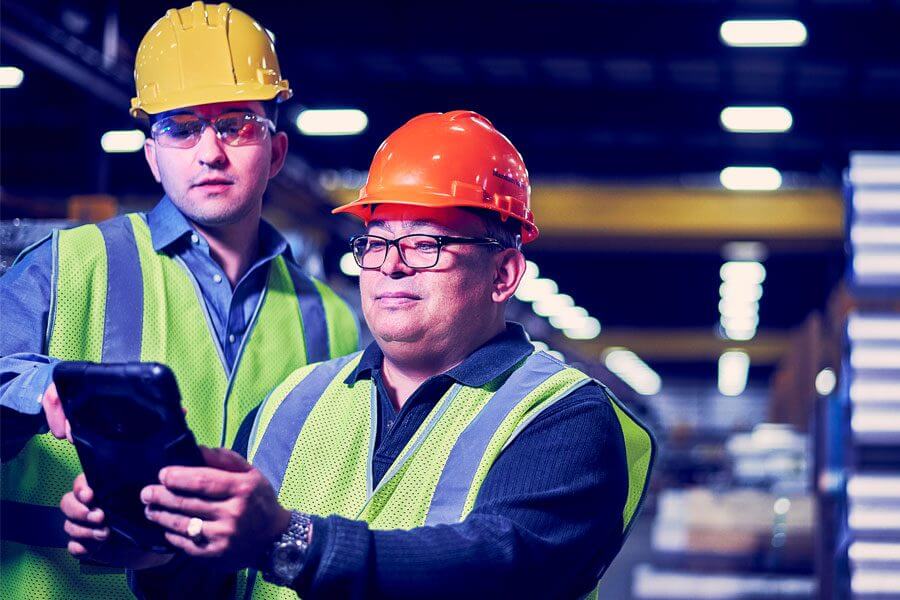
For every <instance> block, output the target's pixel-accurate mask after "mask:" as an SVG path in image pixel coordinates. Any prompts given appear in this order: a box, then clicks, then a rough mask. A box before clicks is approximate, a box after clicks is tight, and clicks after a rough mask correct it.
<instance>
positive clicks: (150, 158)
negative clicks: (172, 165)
mask: <svg viewBox="0 0 900 600" xmlns="http://www.w3.org/2000/svg"><path fill="white" fill-rule="evenodd" d="M156 150H157V147H156V142H154V141H153V138H147V139H146V140H145V141H144V158H145V159H147V164H148V165H149V166H150V172H151V173H153V179H155V180H156V183H162V179H160V178H159V163H158V162H157V160H156Z"/></svg>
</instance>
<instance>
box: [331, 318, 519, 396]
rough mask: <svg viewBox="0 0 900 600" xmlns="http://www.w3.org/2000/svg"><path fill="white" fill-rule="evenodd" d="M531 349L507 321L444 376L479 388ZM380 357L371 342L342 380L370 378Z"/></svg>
mask: <svg viewBox="0 0 900 600" xmlns="http://www.w3.org/2000/svg"><path fill="white" fill-rule="evenodd" d="M532 352H534V346H532V345H531V341H530V340H529V339H528V334H526V333H525V329H524V328H523V327H522V326H521V325H519V324H518V323H514V322H511V321H508V322H507V323H506V329H505V330H504V331H502V332H501V333H499V334H497V335H496V336H494V337H493V338H492V339H491V340H490V341H488V342H487V343H486V344H484V345H483V346H481V347H480V348H478V349H477V350H475V351H474V352H473V353H472V354H470V355H469V356H468V357H467V358H466V359H465V360H464V361H462V362H461V363H460V364H458V365H456V366H455V367H453V368H452V369H450V370H449V371H447V372H446V373H443V375H446V376H448V377H450V378H451V379H453V380H455V381H456V382H458V383H459V384H461V385H464V386H466V387H481V386H483V385H485V384H487V383H488V382H489V381H492V380H493V379H496V378H497V377H499V376H500V375H502V374H503V373H505V372H507V371H508V370H510V369H511V368H513V367H514V366H515V365H517V364H518V363H519V362H521V361H522V360H524V359H525V358H526V357H527V356H528V355H529V354H531V353H532ZM383 359H384V354H383V353H382V352H381V348H379V347H378V344H376V343H375V342H372V343H371V344H369V345H368V346H367V347H366V349H365V351H364V352H363V355H362V357H361V358H360V360H359V364H357V366H356V369H355V370H354V371H353V372H352V373H350V375H349V376H348V377H347V379H346V380H345V381H344V383H346V384H347V385H352V384H353V383H355V382H356V381H359V380H360V379H371V377H372V371H373V370H375V369H381V363H382V360H383Z"/></svg>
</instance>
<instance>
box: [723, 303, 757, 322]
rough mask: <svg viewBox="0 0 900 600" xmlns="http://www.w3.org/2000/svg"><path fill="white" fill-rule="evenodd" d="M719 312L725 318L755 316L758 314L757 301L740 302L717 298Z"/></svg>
mask: <svg viewBox="0 0 900 600" xmlns="http://www.w3.org/2000/svg"><path fill="white" fill-rule="evenodd" d="M719 314H720V315H722V317H723V318H726V319H740V318H750V317H755V316H756V315H758V314H759V302H740V301H735V300H732V299H731V298H722V299H721V300H719Z"/></svg>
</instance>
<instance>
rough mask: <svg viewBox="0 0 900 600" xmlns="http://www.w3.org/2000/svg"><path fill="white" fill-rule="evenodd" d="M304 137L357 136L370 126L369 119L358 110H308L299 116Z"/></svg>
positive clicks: (299, 125)
mask: <svg viewBox="0 0 900 600" xmlns="http://www.w3.org/2000/svg"><path fill="white" fill-rule="evenodd" d="M296 124H297V129H299V130H300V133H302V134H303V135H356V134H359V133H362V132H363V131H364V130H365V129H366V127H368V125H369V118H368V117H367V116H366V113H364V112H363V111H361V110H358V109H356V108H335V109H307V110H304V111H301V112H300V114H299V115H297V121H296Z"/></svg>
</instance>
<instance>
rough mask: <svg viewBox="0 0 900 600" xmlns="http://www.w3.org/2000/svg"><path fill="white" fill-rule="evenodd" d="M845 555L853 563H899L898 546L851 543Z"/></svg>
mask: <svg viewBox="0 0 900 600" xmlns="http://www.w3.org/2000/svg"><path fill="white" fill-rule="evenodd" d="M847 554H848V556H849V557H850V560H852V561H853V562H900V544H896V543H890V542H852V543H851V544H850V547H849V548H848V549H847Z"/></svg>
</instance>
